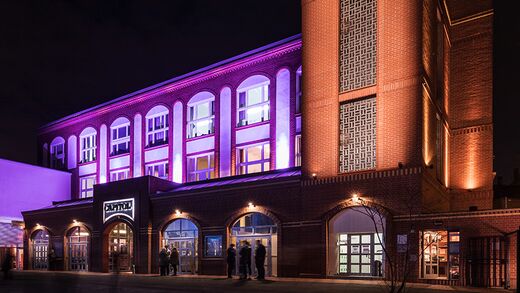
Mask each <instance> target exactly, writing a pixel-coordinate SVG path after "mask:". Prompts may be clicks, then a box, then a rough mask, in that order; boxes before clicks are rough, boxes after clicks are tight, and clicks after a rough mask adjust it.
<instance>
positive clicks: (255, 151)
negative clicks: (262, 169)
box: [247, 145, 262, 162]
mask: <svg viewBox="0 0 520 293" xmlns="http://www.w3.org/2000/svg"><path fill="white" fill-rule="evenodd" d="M261 159H262V146H261V145H259V146H254V147H250V148H248V149H247V161H248V162H252V161H258V160H261Z"/></svg>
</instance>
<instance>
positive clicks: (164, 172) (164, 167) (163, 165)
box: [145, 162, 169, 180]
mask: <svg viewBox="0 0 520 293" xmlns="http://www.w3.org/2000/svg"><path fill="white" fill-rule="evenodd" d="M145 170H146V175H150V176H155V177H159V178H161V179H165V180H168V175H169V168H168V162H160V163H153V164H148V165H146V167H145Z"/></svg>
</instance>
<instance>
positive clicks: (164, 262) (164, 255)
mask: <svg viewBox="0 0 520 293" xmlns="http://www.w3.org/2000/svg"><path fill="white" fill-rule="evenodd" d="M166 248H167V246H166V247H164V248H163V249H161V252H159V270H160V272H161V276H167V274H166V271H167V268H168V266H169V265H170V264H169V263H170V260H169V258H168V251H167V250H166Z"/></svg>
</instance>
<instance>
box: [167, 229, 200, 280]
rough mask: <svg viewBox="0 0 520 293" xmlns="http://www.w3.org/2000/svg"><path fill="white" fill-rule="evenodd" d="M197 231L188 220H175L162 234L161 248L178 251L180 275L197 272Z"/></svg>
mask: <svg viewBox="0 0 520 293" xmlns="http://www.w3.org/2000/svg"><path fill="white" fill-rule="evenodd" d="M198 239H199V229H198V228H197V226H196V225H195V223H193V222H192V221H190V220H188V219H176V220H175V221H173V222H171V223H170V224H169V225H168V226H167V227H166V229H164V232H163V247H164V246H168V249H170V250H172V249H173V248H174V247H175V248H176V249H177V250H178V251H179V271H180V273H191V274H194V273H196V272H197V256H198V251H197V247H198Z"/></svg>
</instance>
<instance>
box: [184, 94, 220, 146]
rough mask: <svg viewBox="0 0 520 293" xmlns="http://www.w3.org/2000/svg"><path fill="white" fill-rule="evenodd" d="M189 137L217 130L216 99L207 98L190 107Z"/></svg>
mask: <svg viewBox="0 0 520 293" xmlns="http://www.w3.org/2000/svg"><path fill="white" fill-rule="evenodd" d="M186 132H187V135H188V138H193V137H198V136H203V135H207V134H211V133H214V132H215V101H214V100H206V101H203V102H200V103H197V104H195V105H192V106H190V107H189V109H188V129H187V130H186Z"/></svg>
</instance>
